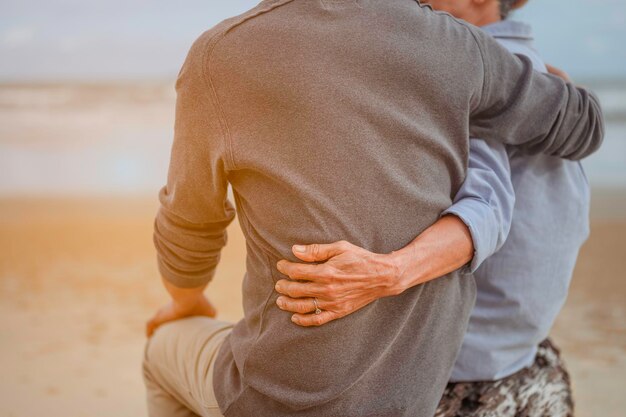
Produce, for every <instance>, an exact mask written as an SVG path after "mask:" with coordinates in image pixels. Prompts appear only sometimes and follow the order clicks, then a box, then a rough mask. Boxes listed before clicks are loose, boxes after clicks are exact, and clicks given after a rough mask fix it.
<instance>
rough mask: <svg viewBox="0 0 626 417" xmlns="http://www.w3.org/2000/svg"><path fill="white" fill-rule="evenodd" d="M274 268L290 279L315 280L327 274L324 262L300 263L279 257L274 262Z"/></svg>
mask: <svg viewBox="0 0 626 417" xmlns="http://www.w3.org/2000/svg"><path fill="white" fill-rule="evenodd" d="M276 268H277V269H278V271H280V273H282V274H284V275H287V276H288V277H289V278H291V279H304V280H307V281H317V280H319V279H320V278H322V277H326V276H327V275H328V266H327V265H324V264H319V265H318V264H313V265H312V264H300V263H296V262H290V261H287V260H285V259H281V260H280V261H278V263H277V264H276Z"/></svg>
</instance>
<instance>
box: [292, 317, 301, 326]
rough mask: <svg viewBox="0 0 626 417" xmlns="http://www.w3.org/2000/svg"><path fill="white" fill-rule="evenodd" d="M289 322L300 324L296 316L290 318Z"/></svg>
mask: <svg viewBox="0 0 626 417" xmlns="http://www.w3.org/2000/svg"><path fill="white" fill-rule="evenodd" d="M291 321H293V322H294V323H296V324H300V320H298V318H297V317H296V316H291Z"/></svg>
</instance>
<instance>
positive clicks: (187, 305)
mask: <svg viewBox="0 0 626 417" xmlns="http://www.w3.org/2000/svg"><path fill="white" fill-rule="evenodd" d="M205 299H206V298H205V296H204V293H203V292H198V293H193V294H184V295H183V296H177V297H172V304H173V306H174V308H175V309H176V310H177V311H179V312H181V313H186V312H190V311H193V310H195V309H196V308H198V307H200V306H202V304H203V302H204V301H205Z"/></svg>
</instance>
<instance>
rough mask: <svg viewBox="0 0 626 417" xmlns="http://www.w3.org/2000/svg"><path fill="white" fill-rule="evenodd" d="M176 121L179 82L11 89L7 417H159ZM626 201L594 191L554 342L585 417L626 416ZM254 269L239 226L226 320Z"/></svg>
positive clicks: (620, 127)
mask: <svg viewBox="0 0 626 417" xmlns="http://www.w3.org/2000/svg"><path fill="white" fill-rule="evenodd" d="M173 109H174V94H173V86H172V85H171V84H167V83H161V84H156V85H152V84H145V85H75V84H73V85H54V84H52V85H39V86H31V85H27V84H26V85H0V253H1V254H2V255H0V369H2V371H3V378H2V379H1V380H0V416H2V417H30V416H35V415H47V416H50V417H83V416H84V417H105V416H106V417H111V416H115V417H138V416H145V415H146V407H145V399H144V386H143V382H142V379H141V370H140V363H141V357H142V353H143V347H144V342H145V338H144V323H145V321H146V320H147V319H148V318H149V317H150V316H151V315H152V314H153V312H154V311H155V310H156V309H157V308H158V307H159V306H160V305H161V304H162V303H164V302H166V301H167V295H166V292H165V290H164V289H163V288H162V285H161V283H160V278H159V276H158V273H157V267H156V258H155V256H156V255H155V251H154V248H153V244H152V225H153V219H154V214H155V213H156V210H157V204H158V201H157V191H158V188H159V187H160V186H161V185H162V184H163V182H164V180H165V178H166V172H167V163H168V156H169V150H170V146H171V132H172V124H173ZM620 114H621V113H620ZM620 120H622V119H620ZM625 127H626V124H624V122H619V123H618V124H616V125H615V127H614V128H613V130H611V132H612V133H611V134H612V135H613V136H612V137H613V139H611V140H610V141H607V144H606V146H605V147H606V149H607V150H606V153H605V154H604V156H602V155H600V156H598V158H599V159H598V160H597V161H598V162H597V163H595V165H593V160H591V161H590V163H592V168H594V167H595V168H594V169H595V170H594V169H591V170H590V171H589V172H590V174H591V175H590V178H591V180H592V181H593V180H594V176H593V174H594V173H595V174H597V175H600V177H596V178H600V179H602V178H603V177H602V175H606V176H607V177H610V178H618V179H619V177H616V176H615V174H614V172H622V173H624V172H626V171H624V170H622V171H619V168H620V167H622V166H623V164H624V162H623V161H624V157H626V156H625V154H624V145H623V143H626V142H624V141H623V135H622V133H620V132H626V130H624V129H625ZM590 159H591V158H590ZM625 190H626V188H624V187H622V188H609V189H605V190H602V189H598V188H597V187H595V186H594V188H593V197H594V199H593V207H592V217H593V221H592V232H591V237H590V239H589V241H588V242H587V244H586V245H585V246H584V248H583V250H582V253H581V256H580V259H579V262H578V267H577V269H576V274H575V277H574V282H573V286H572V289H571V294H570V297H569V300H568V302H567V305H566V306H565V309H564V310H563V312H562V314H561V315H560V317H559V320H558V323H557V325H556V327H555V329H554V338H555V340H556V342H557V343H558V344H559V345H560V346H561V348H562V350H563V354H564V357H565V359H566V361H567V363H568V365H569V368H570V370H571V373H572V377H573V381H574V389H575V399H576V404H577V416H579V417H596V416H603V417H617V416H623V415H624V410H626V396H624V395H623V392H624V388H623V387H624V385H625V384H626V279H625V273H624V271H625V270H626V191H625ZM107 193H109V194H110V195H111V196H112V197H110V198H109V197H106V196H107V195H108V194H107ZM43 194H45V195H47V196H48V197H43V196H42V195H43ZM29 195H30V196H31V197H29ZM61 195H73V196H76V197H61ZM89 195H96V196H94V197H88V196H89ZM123 196H128V197H123ZM244 259H245V245H244V241H243V236H242V234H241V231H240V229H239V224H238V223H237V222H236V221H235V222H233V224H232V226H231V227H230V229H229V243H228V245H227V247H226V248H225V250H224V252H223V255H222V262H221V264H220V265H219V267H218V271H217V276H216V278H215V280H214V282H213V283H211V285H210V286H209V289H208V290H207V291H208V295H209V296H210V298H211V299H212V300H213V302H214V303H215V304H216V306H217V308H218V310H219V317H220V318H221V319H224V320H231V321H235V320H238V319H239V318H240V317H241V316H242V308H241V295H240V288H241V280H242V277H243V274H244V265H245V264H244Z"/></svg>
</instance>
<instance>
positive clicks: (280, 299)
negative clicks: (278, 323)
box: [276, 297, 284, 307]
mask: <svg viewBox="0 0 626 417" xmlns="http://www.w3.org/2000/svg"><path fill="white" fill-rule="evenodd" d="M283 304H284V301H283V299H282V298H281V297H278V298H277V299H276V305H277V306H278V307H282V306H283Z"/></svg>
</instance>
